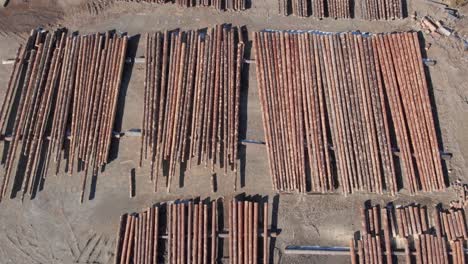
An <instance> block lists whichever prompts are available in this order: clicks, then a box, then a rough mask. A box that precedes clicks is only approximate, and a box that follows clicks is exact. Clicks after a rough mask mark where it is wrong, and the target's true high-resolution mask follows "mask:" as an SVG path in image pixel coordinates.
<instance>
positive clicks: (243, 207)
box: [115, 199, 271, 264]
mask: <svg viewBox="0 0 468 264" xmlns="http://www.w3.org/2000/svg"><path fill="white" fill-rule="evenodd" d="M227 205H228V213H227V214H224V213H223V211H221V212H219V213H218V210H225V209H227V208H226V207H225V204H224V203H223V202H222V200H214V201H193V200H185V201H176V202H170V203H167V204H164V205H158V206H154V207H150V208H148V209H147V210H145V211H144V212H141V213H133V214H130V215H123V216H122V217H121V219H120V225H119V229H118V232H117V245H116V254H115V257H116V259H115V263H163V262H164V263H218V262H219V261H220V260H221V258H223V254H224V252H223V250H222V248H221V247H220V245H222V243H221V244H220V242H219V239H221V238H227V239H228V241H227V243H228V244H229V256H227V257H229V262H230V263H259V262H261V261H262V260H263V263H265V264H266V263H268V254H267V253H268V247H269V244H268V240H269V239H268V237H269V236H271V231H269V230H268V216H267V215H268V203H267V202H266V203H265V204H264V206H263V208H260V204H259V203H258V202H253V201H249V200H245V201H244V200H242V201H238V200H236V199H233V200H231V201H229V202H227ZM261 209H263V213H261V212H260V210H261ZM226 216H227V217H226ZM223 218H224V221H222V222H221V223H220V221H219V220H223ZM221 226H227V227H228V230H227V232H225V231H224V230H221V229H220V227H221ZM226 233H227V234H226ZM226 235H227V236H226ZM262 236H263V238H262ZM259 246H260V248H259Z"/></svg>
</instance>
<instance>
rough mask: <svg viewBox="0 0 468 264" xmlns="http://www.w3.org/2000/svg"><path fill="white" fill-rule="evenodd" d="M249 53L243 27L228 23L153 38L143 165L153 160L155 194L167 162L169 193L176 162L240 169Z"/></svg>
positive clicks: (149, 52) (150, 36)
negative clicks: (241, 109)
mask: <svg viewBox="0 0 468 264" xmlns="http://www.w3.org/2000/svg"><path fill="white" fill-rule="evenodd" d="M243 55H244V40H243V38H242V32H241V29H240V28H237V27H231V26H228V25H218V26H216V27H215V28H211V29H209V30H208V32H207V33H204V32H201V31H200V32H194V31H188V32H181V31H172V32H168V31H166V32H164V33H154V34H148V35H147V50H146V58H147V60H146V81H145V96H144V98H145V103H144V106H145V107H144V118H143V124H142V125H143V137H142V146H141V161H142V160H144V159H148V158H149V159H151V176H150V177H151V180H152V181H154V186H155V191H156V190H157V182H158V175H159V173H160V172H162V168H163V163H167V164H168V166H169V171H168V179H167V181H166V186H167V188H168V191H170V186H171V181H172V178H173V176H174V174H175V168H176V162H187V161H188V163H189V165H188V167H189V168H191V167H192V164H193V163H197V164H199V163H201V162H203V163H204V164H205V166H207V165H208V163H211V164H210V166H211V168H212V170H214V165H215V163H216V162H218V163H219V164H220V166H221V167H223V168H224V173H225V174H226V173H227V170H228V167H230V168H231V170H234V171H237V156H238V155H237V151H238V148H237V145H238V126H239V99H240V89H241V72H242V64H243ZM140 165H141V162H140Z"/></svg>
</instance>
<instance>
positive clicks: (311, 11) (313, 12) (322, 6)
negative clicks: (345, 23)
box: [279, 0, 352, 18]
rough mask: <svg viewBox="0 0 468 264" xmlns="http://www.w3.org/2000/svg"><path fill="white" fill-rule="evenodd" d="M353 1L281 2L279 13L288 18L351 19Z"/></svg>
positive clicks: (290, 0)
mask: <svg viewBox="0 0 468 264" xmlns="http://www.w3.org/2000/svg"><path fill="white" fill-rule="evenodd" d="M351 3H352V2H351V0H281V1H279V13H280V14H282V15H284V16H288V15H291V14H292V15H296V16H300V17H308V16H313V17H317V18H324V17H332V18H351V17H352V5H351Z"/></svg>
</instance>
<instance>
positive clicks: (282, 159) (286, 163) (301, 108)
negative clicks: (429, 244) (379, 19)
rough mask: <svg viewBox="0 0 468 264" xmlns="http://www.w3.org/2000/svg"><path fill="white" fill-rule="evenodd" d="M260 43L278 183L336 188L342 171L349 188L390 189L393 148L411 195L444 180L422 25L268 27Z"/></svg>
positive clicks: (289, 187)
mask: <svg viewBox="0 0 468 264" xmlns="http://www.w3.org/2000/svg"><path fill="white" fill-rule="evenodd" d="M254 48H255V54H256V58H257V59H256V62H257V63H256V67H257V80H258V82H259V93H260V101H261V105H262V112H263V122H264V128H265V132H266V133H265V135H266V142H267V149H268V158H269V163H270V171H271V175H272V178H273V186H274V188H275V189H276V190H281V191H300V192H306V191H308V190H312V191H314V192H327V191H331V190H333V189H334V185H335V184H334V181H333V179H334V174H335V173H336V174H337V176H338V178H339V180H340V185H341V187H342V189H343V192H344V193H345V194H347V193H352V192H354V191H367V192H377V193H382V192H383V190H384V189H386V190H387V191H389V192H390V193H391V194H394V193H395V192H397V191H398V188H399V186H398V185H397V176H396V173H395V171H396V169H395V166H396V164H394V158H393V149H399V150H400V155H399V161H400V163H401V167H402V168H403V169H404V172H405V175H406V178H405V180H404V181H403V183H404V187H408V189H409V191H410V192H411V193H415V192H417V191H418V190H423V191H435V190H441V189H444V188H445V183H444V176H443V172H442V165H441V159H440V154H439V150H438V142H437V137H436V131H435V127H434V119H433V114H432V111H431V105H430V99H429V92H428V85H427V82H426V78H425V74H424V67H423V64H422V56H421V50H420V45H419V40H418V35H417V33H413V32H409V33H394V34H378V35H363V34H359V33H340V34H330V33H322V32H310V33H309V32H302V33H301V32H292V33H291V32H277V31H264V32H256V33H255V39H254ZM391 135H395V136H396V138H395V139H394V138H392V137H391ZM392 142H396V144H397V145H396V146H392V144H391V143H392ZM329 145H332V146H333V147H332V150H333V151H331V149H329ZM412 150H413V151H414V153H411V151H412ZM332 161H334V162H332ZM335 164H336V168H335V166H334V165H335ZM414 165H416V166H414ZM309 171H310V174H311V180H310V181H309V180H308V176H306V174H308V173H306V172H309ZM309 182H310V183H309ZM308 185H311V186H308Z"/></svg>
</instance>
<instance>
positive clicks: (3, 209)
mask: <svg viewBox="0 0 468 264" xmlns="http://www.w3.org/2000/svg"><path fill="white" fill-rule="evenodd" d="M356 2H359V1H356ZM408 2H409V7H408V13H409V14H410V16H409V17H408V18H406V19H404V20H398V21H378V22H375V21H373V22H369V21H364V20H361V19H352V20H333V19H323V20H318V19H314V18H298V17H294V16H290V17H283V16H280V15H277V13H278V12H277V1H276V0H252V6H251V8H250V9H248V10H247V11H245V12H218V11H216V10H214V9H209V8H208V9H207V8H190V9H181V8H178V7H177V6H175V5H171V4H166V5H156V4H153V5H150V4H144V3H141V4H129V3H122V2H120V3H117V2H116V3H113V1H106V0H101V1H85V0H81V1H78V0H39V1H37V0H35V1H28V2H26V3H23V1H22V0H16V1H15V0H12V1H10V4H9V6H8V7H6V8H5V9H4V10H1V9H0V59H8V58H11V57H12V56H14V54H15V51H16V49H17V48H18V45H19V43H21V42H22V41H23V40H24V39H25V36H26V35H27V34H28V32H29V31H30V30H31V29H32V28H35V27H38V26H41V27H44V28H55V27H59V26H65V27H68V28H69V29H71V30H72V31H79V32H81V33H86V32H94V31H105V30H113V29H115V30H118V31H121V32H127V33H128V34H129V35H130V36H132V38H131V44H130V45H131V47H132V49H133V50H136V56H142V55H143V52H144V37H142V36H144V35H140V34H143V33H145V32H152V31H161V30H165V29H176V28H181V29H199V28H204V27H210V26H213V25H215V24H219V23H232V24H236V25H245V26H246V27H247V30H248V31H249V32H253V31H255V30H261V29H265V28H269V29H314V30H322V31H331V32H339V31H349V30H352V31H354V30H360V31H366V32H392V31H405V30H420V25H419V22H418V21H415V20H413V19H412V18H411V16H412V15H413V14H414V12H416V14H417V16H418V17H419V18H420V17H422V16H424V15H431V16H432V17H433V18H436V19H438V20H442V21H444V22H445V23H446V24H447V25H448V26H450V27H452V28H454V29H455V30H456V31H457V32H458V35H459V38H455V37H450V38H446V37H438V38H434V37H432V36H430V35H427V34H424V37H425V42H426V43H430V44H431V47H430V49H429V50H428V51H427V57H428V58H431V59H434V60H436V61H437V63H436V65H434V66H431V67H430V68H429V72H430V79H431V83H432V88H433V94H434V100H435V105H434V107H435V108H436V110H437V113H438V121H439V127H440V130H441V135H442V144H443V151H445V152H448V153H452V155H453V156H452V158H451V160H450V161H447V162H446V166H447V171H448V176H449V178H450V179H451V180H452V181H453V180H455V179H458V178H460V179H462V180H463V181H465V182H466V181H468V175H467V172H468V170H467V166H468V163H467V160H468V133H467V131H468V118H467V116H468V74H466V73H467V70H466V69H467V68H468V51H464V43H463V39H468V19H467V18H466V17H465V15H466V14H467V11H468V7H467V6H465V7H460V9H459V11H460V13H461V15H462V18H461V19H458V20H456V21H453V20H450V19H449V18H448V16H447V14H446V13H445V12H444V11H443V10H442V9H441V8H440V7H439V6H437V5H433V4H428V3H427V1H425V0H412V1H409V0H408ZM356 10H359V7H357V8H356ZM356 15H359V12H358V11H357V12H356ZM137 47H138V49H136V48H137ZM250 59H255V54H250ZM10 71H11V66H8V65H0V83H1V84H2V85H1V89H0V100H3V96H4V93H5V85H6V83H7V81H8V77H9V74H10ZM246 73H248V74H246V76H245V85H244V86H243V88H242V89H243V91H242V98H243V104H242V106H241V108H242V111H241V112H242V115H241V116H242V120H241V135H242V136H243V137H245V138H247V139H254V140H263V138H264V135H263V127H262V120H261V112H260V104H259V100H258V94H257V83H256V77H255V64H248V65H247V66H246ZM144 74H145V72H144V65H142V64H135V65H133V67H130V66H128V67H126V70H125V77H124V83H125V85H124V88H123V89H122V92H121V94H122V96H121V97H122V99H121V100H122V103H123V104H124V105H123V108H122V109H123V112H122V113H120V114H119V116H120V118H118V119H121V124H120V125H119V126H120V128H121V130H122V131H125V130H128V129H130V128H139V127H141V124H140V123H141V118H142V112H143V104H142V102H143V89H144V87H143V85H144ZM139 144H140V142H139V140H138V138H135V137H124V138H122V139H121V140H120V141H114V152H115V153H116V157H115V159H113V160H112V161H111V162H110V163H109V165H108V166H107V167H106V170H105V172H104V173H102V174H101V175H100V176H99V177H98V179H97V189H96V194H95V197H94V199H92V200H88V201H86V202H85V203H84V204H80V203H79V196H80V191H81V190H80V188H81V187H80V186H81V185H80V183H81V179H80V177H79V176H80V175H75V176H73V177H69V176H66V175H59V176H57V177H56V176H49V177H48V178H47V180H46V183H45V187H44V190H43V191H41V192H40V193H39V194H38V196H37V197H36V198H35V199H33V200H29V199H25V201H24V203H21V201H20V199H11V200H5V201H4V202H3V203H2V204H0V262H1V263H113V251H114V248H115V240H114V239H115V233H116V230H117V226H118V221H119V216H120V215H121V214H123V213H127V212H133V211H138V210H141V209H142V208H144V207H147V206H149V205H151V204H153V203H160V202H164V201H170V200H174V199H179V198H194V197H202V198H204V197H212V198H216V197H224V198H225V199H230V198H231V197H233V196H235V195H243V194H245V195H256V194H259V195H262V196H267V197H268V198H269V201H270V202H272V203H273V206H272V208H273V210H272V215H273V216H274V217H273V219H272V220H273V226H274V227H276V228H277V229H279V230H280V235H279V237H278V238H277V239H276V241H274V242H275V243H274V250H272V252H274V263H348V259H347V258H344V257H310V256H287V255H284V254H283V251H284V248H285V246H287V245H322V246H347V244H348V241H349V239H350V238H351V237H352V236H353V234H354V232H355V231H357V230H359V229H360V223H359V217H358V216H359V214H358V213H359V212H358V208H359V206H360V205H361V204H362V203H363V202H364V201H366V200H368V199H372V201H373V202H375V203H380V204H384V203H386V202H389V201H395V203H402V204H403V203H406V202H413V201H415V202H418V203H420V204H424V205H428V206H429V207H430V208H432V206H433V205H434V204H436V203H439V202H443V203H445V204H447V202H448V201H450V200H452V199H454V198H455V194H454V193H453V192H452V189H451V188H449V189H448V190H447V191H446V192H443V193H427V194H420V195H417V196H414V197H411V196H408V195H406V194H405V192H404V191H402V193H401V194H398V195H397V196H396V197H391V196H386V195H383V196H382V195H363V194H354V195H351V196H348V197H344V196H342V195H337V194H330V195H278V194H276V193H274V192H272V185H271V180H270V176H269V172H268V162H267V158H266V149H265V146H264V145H255V144H248V145H243V146H242V147H241V153H244V154H245V155H242V156H245V158H243V161H242V164H243V166H242V168H243V169H242V173H241V175H243V176H242V182H243V186H242V188H239V189H238V190H237V191H236V192H234V191H233V188H232V186H233V180H234V178H233V175H226V176H225V175H222V174H220V175H219V176H218V191H217V192H216V193H212V192H211V187H210V177H209V171H208V170H206V169H205V168H204V167H203V166H200V167H197V168H194V169H193V170H192V171H189V172H186V173H185V177H183V178H181V180H180V181H179V182H178V183H177V186H174V188H173V192H172V193H170V194H168V193H166V192H165V191H160V192H158V193H154V192H153V191H152V184H151V183H150V182H149V180H148V175H149V168H148V166H147V165H148V164H146V166H143V167H142V168H137V163H138V157H139ZM2 145H3V144H2ZM1 147H2V148H3V146H1ZM133 168H136V184H137V186H136V197H134V198H129V184H128V182H129V175H130V172H131V170H132V169H133ZM0 173H3V171H0ZM182 185H183V187H181V186H182ZM88 192H89V190H88Z"/></svg>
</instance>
